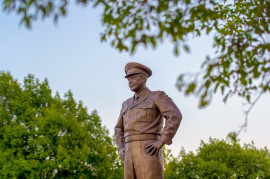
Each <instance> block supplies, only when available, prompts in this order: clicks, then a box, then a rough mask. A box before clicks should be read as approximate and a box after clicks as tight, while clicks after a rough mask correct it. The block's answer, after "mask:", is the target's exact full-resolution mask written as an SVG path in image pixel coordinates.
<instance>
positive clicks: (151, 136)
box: [125, 134, 159, 143]
mask: <svg viewBox="0 0 270 179" xmlns="http://www.w3.org/2000/svg"><path fill="white" fill-rule="evenodd" d="M138 140H140V141H141V140H159V135H157V134H138V135H131V136H127V137H125V143H128V142H131V141H138Z"/></svg>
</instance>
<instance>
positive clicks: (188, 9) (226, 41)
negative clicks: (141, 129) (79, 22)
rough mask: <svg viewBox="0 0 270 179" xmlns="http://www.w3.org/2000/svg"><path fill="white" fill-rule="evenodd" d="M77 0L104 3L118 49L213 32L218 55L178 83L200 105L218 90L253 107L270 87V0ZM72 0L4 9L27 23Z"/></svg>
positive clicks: (177, 45) (178, 42) (55, 13)
mask: <svg viewBox="0 0 270 179" xmlns="http://www.w3.org/2000/svg"><path fill="white" fill-rule="evenodd" d="M75 2H76V3H77V4H80V5H83V6H86V5H88V4H89V3H91V4H92V5H93V6H102V7H103V13H102V21H103V24H104V26H105V28H104V33H103V35H102V37H101V39H102V40H103V41H110V43H111V45H112V46H113V47H115V48H116V49H118V50H119V51H123V50H124V51H128V52H130V53H134V52H135V50H136V48H137V47H138V46H139V45H144V46H152V47H156V46H157V44H158V43H161V42H162V41H163V40H165V39H169V40H170V41H171V42H172V43H173V44H174V53H175V54H176V55H177V54H179V50H180V49H184V50H185V51H186V52H189V51H190V48H189V46H188V40H189V39H190V38H191V37H192V36H193V37H198V36H201V35H202V34H207V35H208V34H211V37H213V47H214V48H215V49H216V54H215V55H214V56H212V57H209V56H208V57H206V59H205V60H204V62H203V63H202V69H201V71H200V72H198V73H194V74H191V75H190V74H182V75H180V77H179V78H178V80H177V87H178V88H179V90H180V91H184V93H185V94H186V95H191V94H192V95H196V96H198V97H199V99H200V100H199V101H200V102H199V106H200V107H204V106H207V105H208V104H210V102H211V100H212V96H213V94H215V93H217V92H218V91H219V92H220V93H221V94H222V95H223V97H224V98H223V99H224V102H226V101H227V99H228V98H229V97H231V96H233V95H237V96H240V97H243V98H244V99H246V101H247V102H248V103H250V107H249V108H248V109H247V110H246V122H245V124H244V125H243V126H242V127H241V128H240V131H241V130H242V129H243V128H245V127H246V125H247V117H248V113H249V111H250V110H251V109H252V107H253V106H254V104H255V103H256V101H257V100H258V99H259V98H260V97H261V96H262V95H263V94H265V93H269V91H270V58H269V54H270V39H269V35H270V26H269V24H270V12H269V9H270V1H269V0H171V1H163V0H156V1H147V0H129V1H125V0H76V1H75ZM68 3H69V1H68V0H58V1H50V0H46V1H41V0H25V1H16V0H14V1H13V0H3V1H2V5H3V10H4V11H6V12H16V13H18V14H19V16H20V17H21V23H22V24H25V25H26V26H27V27H30V26H31V22H32V21H34V20H38V19H40V18H42V19H44V18H50V17H53V19H54V20H55V21H57V19H58V17H60V16H64V15H66V12H67V9H68Z"/></svg>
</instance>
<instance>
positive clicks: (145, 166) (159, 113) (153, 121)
mask: <svg viewBox="0 0 270 179" xmlns="http://www.w3.org/2000/svg"><path fill="white" fill-rule="evenodd" d="M125 73H126V76H125V78H127V79H128V85H129V88H130V89H131V91H133V92H135V94H134V96H133V97H131V98H129V99H127V100H126V101H125V102H123V104H122V109H121V112H120V116H119V119H118V121H117V124H116V126H115V140H116V144H117V148H118V152H119V155H120V156H121V158H122V159H123V160H124V170H125V179H159V178H163V155H162V146H163V145H164V144H167V145H170V144H171V143H172V138H173V137H174V135H175V133H176V131H177V129H178V127H179V125H180V122H181V120H182V114H181V112H180V110H179V109H178V107H177V106H176V105H175V103H174V102H173V101H172V99H171V98H170V97H168V96H167V95H166V94H165V93H164V92H163V91H150V90H149V89H148V88H147V87H146V81H147V78H149V77H150V76H151V75H152V71H151V69H150V68H148V67H146V66H144V65H142V64H139V63H135V62H131V63H128V64H126V66H125ZM163 118H165V119H166V121H165V126H164V128H163V122H164V121H163Z"/></svg>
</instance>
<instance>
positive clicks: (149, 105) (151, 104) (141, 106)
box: [138, 102, 154, 109]
mask: <svg viewBox="0 0 270 179" xmlns="http://www.w3.org/2000/svg"><path fill="white" fill-rule="evenodd" d="M153 104H154V103H153V102H145V103H143V104H141V105H140V106H139V107H138V108H139V109H150V108H153Z"/></svg>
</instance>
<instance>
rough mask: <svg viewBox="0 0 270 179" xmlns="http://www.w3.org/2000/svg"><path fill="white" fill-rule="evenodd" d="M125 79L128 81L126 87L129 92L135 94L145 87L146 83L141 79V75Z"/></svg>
mask: <svg viewBox="0 0 270 179" xmlns="http://www.w3.org/2000/svg"><path fill="white" fill-rule="evenodd" d="M127 79H128V86H129V88H130V90H131V91H134V92H137V91H139V90H140V89H141V88H144V87H145V83H146V81H145V79H144V78H143V77H142V74H136V75H132V76H129V77H127Z"/></svg>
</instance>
